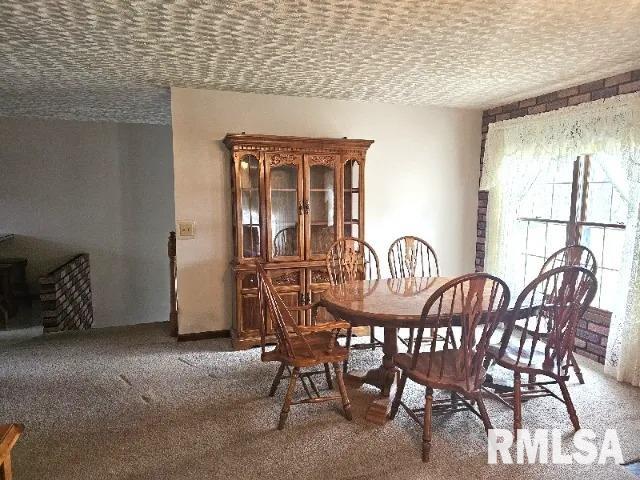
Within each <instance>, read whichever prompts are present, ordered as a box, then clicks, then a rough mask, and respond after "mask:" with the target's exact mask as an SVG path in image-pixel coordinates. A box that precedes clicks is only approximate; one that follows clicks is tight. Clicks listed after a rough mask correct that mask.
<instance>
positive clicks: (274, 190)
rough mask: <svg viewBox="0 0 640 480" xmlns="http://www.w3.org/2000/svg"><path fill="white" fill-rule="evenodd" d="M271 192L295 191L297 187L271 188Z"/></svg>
mask: <svg viewBox="0 0 640 480" xmlns="http://www.w3.org/2000/svg"><path fill="white" fill-rule="evenodd" d="M271 191H272V192H297V191H298V189H297V188H272V189H271Z"/></svg>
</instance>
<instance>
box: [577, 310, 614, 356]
mask: <svg viewBox="0 0 640 480" xmlns="http://www.w3.org/2000/svg"><path fill="white" fill-rule="evenodd" d="M610 324H611V313H610V312H605V311H604V310H600V309H598V308H590V309H589V310H588V311H587V313H586V314H585V315H584V317H583V318H582V320H580V323H578V330H577V332H576V344H575V351H576V352H578V353H580V354H582V355H584V356H586V357H589V358H591V359H593V360H595V361H596V362H599V363H604V358H605V354H606V352H607V339H608V338H609V325H610Z"/></svg>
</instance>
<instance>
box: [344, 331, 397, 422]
mask: <svg viewBox="0 0 640 480" xmlns="http://www.w3.org/2000/svg"><path fill="white" fill-rule="evenodd" d="M383 352H384V356H383V357H382V365H381V366H379V367H378V368H375V369H373V370H369V371H368V372H366V373H364V374H358V373H348V374H347V375H346V376H345V380H346V381H348V382H349V383H350V384H352V385H353V384H358V385H359V386H360V385H362V384H364V383H366V384H368V385H373V386H375V387H378V388H379V389H380V397H378V398H376V399H374V400H373V401H372V402H371V403H370V404H369V407H368V408H367V415H366V419H367V420H369V421H370V422H373V423H377V424H379V425H384V423H385V422H386V421H387V414H388V413H389V410H390V409H391V403H392V402H393V396H394V395H395V393H396V379H397V368H396V367H395V366H394V365H393V356H394V355H395V354H396V353H398V331H397V330H396V329H395V328H385V329H384V346H383Z"/></svg>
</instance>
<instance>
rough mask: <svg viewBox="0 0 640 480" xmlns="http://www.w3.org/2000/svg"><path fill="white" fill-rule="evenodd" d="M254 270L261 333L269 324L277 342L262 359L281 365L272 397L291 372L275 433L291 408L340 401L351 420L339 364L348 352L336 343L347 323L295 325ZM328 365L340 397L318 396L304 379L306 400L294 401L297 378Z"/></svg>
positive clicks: (265, 278) (261, 270)
mask: <svg viewBox="0 0 640 480" xmlns="http://www.w3.org/2000/svg"><path fill="white" fill-rule="evenodd" d="M256 270H257V275H258V297H259V299H258V301H259V303H260V304H261V305H264V311H263V314H264V316H263V323H264V325H263V327H262V329H263V331H267V329H268V327H269V325H268V323H267V322H270V323H271V325H272V327H273V331H274V333H275V336H276V338H277V344H276V346H275V348H274V349H273V350H271V351H269V352H267V351H265V349H264V348H263V354H262V358H263V360H265V361H276V362H280V368H279V369H278V374H277V375H276V378H275V379H274V382H273V385H272V388H271V393H270V394H271V395H273V394H274V393H275V390H276V389H277V387H278V383H279V382H280V379H281V378H282V375H283V372H284V369H285V368H289V369H291V375H290V378H289V387H288V388H287V393H286V396H285V399H284V404H283V405H282V410H281V412H280V419H279V421H278V430H282V429H283V428H284V425H285V422H286V421H287V417H288V415H289V409H290V407H291V405H297V404H301V403H318V402H328V401H336V400H340V401H342V407H343V409H344V415H345V417H346V418H347V419H348V420H351V419H352V416H351V404H350V402H349V397H348V395H347V390H346V388H345V385H344V381H343V377H342V368H341V364H342V362H344V361H345V360H346V359H347V357H348V356H349V350H348V349H347V348H345V347H342V346H341V345H340V344H339V343H338V341H337V336H338V333H339V332H340V331H341V330H347V329H348V328H350V325H349V323H347V322H344V321H334V322H326V323H319V324H315V325H298V324H297V323H296V322H295V321H294V319H293V317H292V316H291V313H290V312H289V310H288V309H287V306H286V305H285V303H284V301H283V300H282V298H281V297H280V295H278V292H276V290H275V288H274V286H273V284H272V283H271V279H270V278H269V277H268V275H267V273H266V272H265V270H264V267H263V266H262V265H261V264H260V263H258V264H257V265H256ZM328 364H332V365H333V367H334V371H335V375H336V383H337V384H338V390H339V392H340V394H339V395H321V394H320V392H319V391H318V389H317V387H316V386H315V384H314V383H313V382H311V384H310V387H309V386H307V385H306V383H305V382H304V377H303V378H301V379H300V381H301V383H302V385H303V388H304V390H305V392H306V394H307V397H308V398H303V399H301V400H297V401H294V400H293V395H294V392H295V388H296V383H297V381H298V378H299V377H301V370H302V369H306V368H313V367H317V366H320V365H328ZM330 386H331V385H330Z"/></svg>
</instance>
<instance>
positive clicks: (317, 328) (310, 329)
mask: <svg viewBox="0 0 640 480" xmlns="http://www.w3.org/2000/svg"><path fill="white" fill-rule="evenodd" d="M349 328H351V324H350V323H349V322H345V321H342V320H338V321H335V322H325V323H317V324H315V325H301V326H299V327H298V329H299V330H300V333H316V332H327V331H331V330H342V329H344V330H348V329H349Z"/></svg>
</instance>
